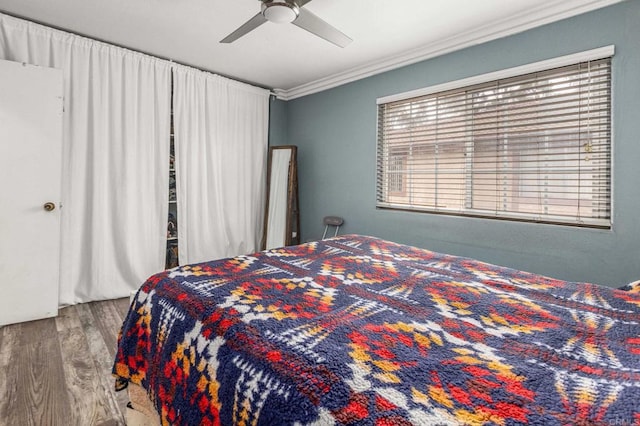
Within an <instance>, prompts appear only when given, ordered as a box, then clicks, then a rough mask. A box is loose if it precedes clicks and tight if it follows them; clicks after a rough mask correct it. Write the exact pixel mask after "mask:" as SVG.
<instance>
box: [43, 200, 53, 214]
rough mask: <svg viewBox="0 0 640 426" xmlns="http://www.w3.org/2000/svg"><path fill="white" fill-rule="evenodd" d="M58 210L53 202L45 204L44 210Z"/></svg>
mask: <svg viewBox="0 0 640 426" xmlns="http://www.w3.org/2000/svg"><path fill="white" fill-rule="evenodd" d="M55 208H56V205H55V204H54V203H52V202H51V201H49V202H47V203H44V209H45V210H46V211H48V212H50V211H52V210H54V209H55Z"/></svg>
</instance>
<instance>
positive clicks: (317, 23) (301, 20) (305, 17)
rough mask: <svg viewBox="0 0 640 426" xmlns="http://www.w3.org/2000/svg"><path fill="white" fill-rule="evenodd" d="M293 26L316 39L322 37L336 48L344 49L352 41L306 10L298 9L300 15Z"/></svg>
mask: <svg viewBox="0 0 640 426" xmlns="http://www.w3.org/2000/svg"><path fill="white" fill-rule="evenodd" d="M293 24H294V25H296V26H298V27H300V28H302V29H303V30H307V31H309V32H310V33H312V34H315V35H317V36H318V37H322V38H323V39H325V40H327V41H329V42H331V43H333V44H335V45H336V46H340V47H345V46H347V45H348V44H349V43H351V42H352V41H353V40H351V39H350V38H349V37H347V36H346V35H344V34H343V33H341V32H340V31H338V30H337V29H336V28H334V27H332V26H331V25H329V24H328V23H327V22H325V21H323V20H322V19H320V18H318V17H317V16H316V15H314V14H313V13H311V12H309V11H308V10H306V9H300V14H299V15H298V17H297V18H296V20H295V21H293Z"/></svg>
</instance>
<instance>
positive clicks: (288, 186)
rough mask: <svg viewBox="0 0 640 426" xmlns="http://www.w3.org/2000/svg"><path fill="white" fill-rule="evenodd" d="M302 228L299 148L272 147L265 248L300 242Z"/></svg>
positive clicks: (264, 239)
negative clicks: (299, 200) (299, 208)
mask: <svg viewBox="0 0 640 426" xmlns="http://www.w3.org/2000/svg"><path fill="white" fill-rule="evenodd" d="M299 228H300V215H299V212H298V175H297V147H296V146H294V145H283V146H272V147H270V148H269V160H268V165H267V204H266V208H265V219H264V234H263V238H262V249H263V250H268V249H272V248H276V247H284V246H289V245H292V244H299V242H300V233H299Z"/></svg>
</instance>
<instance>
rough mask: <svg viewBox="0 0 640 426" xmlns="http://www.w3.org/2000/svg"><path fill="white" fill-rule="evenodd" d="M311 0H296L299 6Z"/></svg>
mask: <svg viewBox="0 0 640 426" xmlns="http://www.w3.org/2000/svg"><path fill="white" fill-rule="evenodd" d="M310 1H311V0H296V1H295V4H297V5H298V7H302V6H304V5H305V4H307V3H309V2H310Z"/></svg>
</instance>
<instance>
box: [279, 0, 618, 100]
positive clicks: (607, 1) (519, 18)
mask: <svg viewBox="0 0 640 426" xmlns="http://www.w3.org/2000/svg"><path fill="white" fill-rule="evenodd" d="M622 1H626V0H586V1H585V0H559V1H557V2H556V3H555V4H553V5H551V6H550V5H548V4H546V5H544V6H540V7H538V8H535V9H530V10H527V11H525V12H522V13H520V14H517V15H515V16H510V17H509V18H508V19H503V20H500V21H496V22H491V23H490V24H487V25H484V26H482V27H480V28H477V29H474V30H471V31H467V32H463V33H461V34H458V35H456V36H454V37H449V38H446V39H443V40H439V41H437V42H435V43H431V44H428V45H426V46H422V47H420V48H418V49H413V50H409V51H406V52H404V53H401V54H399V55H394V56H391V57H387V58H384V59H381V60H378V61H373V62H369V63H367V64H365V65H362V66H358V67H354V68H351V69H349V70H347V71H343V72H340V73H337V74H334V75H331V76H329V77H325V78H321V79H318V80H315V81H312V82H310V83H305V84H302V85H300V86H296V87H293V88H291V89H287V90H284V89H274V90H273V92H274V93H275V94H276V96H277V98H278V99H281V100H284V101H289V100H292V99H296V98H300V97H303V96H307V95H311V94H313V93H318V92H322V91H324V90H328V89H331V88H334V87H338V86H342V85H344V84H347V83H351V82H353V81H357V80H361V79H363V78H366V77H370V76H373V75H376V74H381V73H383V72H386V71H390V70H394V69H397V68H401V67H404V66H406V65H411V64H415V63H417V62H421V61H424V60H426V59H431V58H434V57H436V56H441V55H444V54H447V53H451V52H454V51H456V50H461V49H464V48H466V47H470V46H474V45H477V44H481V43H485V42H488V41H491V40H496V39H499V38H502V37H506V36H509V35H513V34H517V33H520V32H523V31H526V30H529V29H532V28H535V27H539V26H542V25H545V24H549V23H551V22H555V21H560V20H562V19H566V18H570V17H572V16H576V15H580V14H583V13H586V12H590V11H592V10H596V9H600V8H603V7H606V6H610V5H612V4H615V3H620V2H622Z"/></svg>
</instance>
